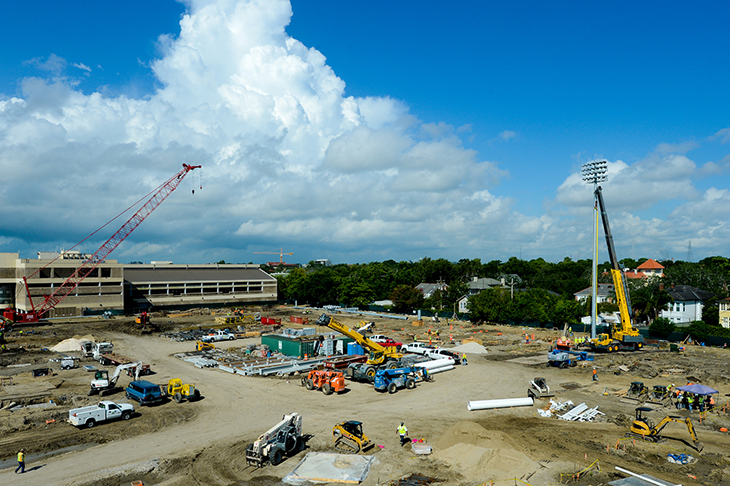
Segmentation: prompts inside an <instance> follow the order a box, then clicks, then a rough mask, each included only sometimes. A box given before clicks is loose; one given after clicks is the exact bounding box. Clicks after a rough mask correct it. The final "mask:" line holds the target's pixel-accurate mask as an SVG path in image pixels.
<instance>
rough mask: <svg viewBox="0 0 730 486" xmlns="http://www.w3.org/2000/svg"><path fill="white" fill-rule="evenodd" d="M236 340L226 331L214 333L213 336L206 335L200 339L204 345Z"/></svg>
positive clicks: (233, 335) (234, 336)
mask: <svg viewBox="0 0 730 486" xmlns="http://www.w3.org/2000/svg"><path fill="white" fill-rule="evenodd" d="M234 339H236V335H235V334H233V333H232V332H228V331H216V332H214V333H213V334H208V335H207V336H203V337H202V338H200V340H201V341H203V342H204V343H211V342H213V341H233V340H234Z"/></svg>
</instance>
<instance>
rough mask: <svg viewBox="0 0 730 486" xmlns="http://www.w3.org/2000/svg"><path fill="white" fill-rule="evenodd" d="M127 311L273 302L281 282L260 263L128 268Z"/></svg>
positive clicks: (131, 266) (129, 266) (125, 281)
mask: <svg viewBox="0 0 730 486" xmlns="http://www.w3.org/2000/svg"><path fill="white" fill-rule="evenodd" d="M124 287H125V289H124V296H125V304H124V305H125V309H126V310H127V312H138V311H140V310H146V309H165V308H167V309H171V308H179V307H192V306H216V307H218V306H226V305H244V304H254V303H272V302H276V299H277V282H276V279H275V278H274V277H272V276H271V275H269V274H268V273H266V272H264V271H263V270H261V269H260V268H259V266H258V265H256V264H236V265H234V264H217V263H215V264H197V265H193V264H190V265H185V264H167V263H166V264H162V265H157V264H136V265H131V264H130V265H125V266H124Z"/></svg>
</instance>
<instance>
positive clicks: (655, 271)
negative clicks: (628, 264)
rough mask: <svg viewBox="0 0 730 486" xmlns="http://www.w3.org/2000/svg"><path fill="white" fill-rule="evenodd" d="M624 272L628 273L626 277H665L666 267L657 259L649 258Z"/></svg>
mask: <svg viewBox="0 0 730 486" xmlns="http://www.w3.org/2000/svg"><path fill="white" fill-rule="evenodd" d="M624 274H625V275H626V278H650V277H663V276H664V267H663V266H662V265H661V264H660V263H659V262H657V261H656V260H653V259H651V258H649V259H648V260H647V261H645V262H644V263H642V264H641V265H639V266H638V267H636V269H634V270H627V271H626V272H624Z"/></svg>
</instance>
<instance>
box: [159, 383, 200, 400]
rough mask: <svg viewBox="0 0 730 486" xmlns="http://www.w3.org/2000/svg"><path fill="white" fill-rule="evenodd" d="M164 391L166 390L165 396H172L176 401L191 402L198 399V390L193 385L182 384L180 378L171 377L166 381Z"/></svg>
mask: <svg viewBox="0 0 730 486" xmlns="http://www.w3.org/2000/svg"><path fill="white" fill-rule="evenodd" d="M165 391H166V392H167V396H168V397H172V399H173V400H175V401H176V402H177V403H180V402H182V401H183V400H187V401H189V402H193V401H195V400H199V399H200V390H198V389H197V388H196V387H195V385H188V384H187V383H185V384H184V383H183V382H182V380H181V379H180V378H172V379H171V380H170V381H168V382H167V388H166V390H165Z"/></svg>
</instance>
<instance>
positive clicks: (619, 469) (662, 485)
mask: <svg viewBox="0 0 730 486" xmlns="http://www.w3.org/2000/svg"><path fill="white" fill-rule="evenodd" d="M615 467H616V470H617V471H621V472H622V473H624V474H628V475H629V476H633V477H635V478H638V479H641V480H642V481H646V482H647V483H649V484H656V485H657V486H664V484H665V483H660V482H659V481H654V480H653V479H649V478H645V477H643V476H639V475H638V474H636V473H632V472H631V471H628V470H626V469H624V468H622V467H618V466H615ZM675 486H682V485H681V484H677V485H675Z"/></svg>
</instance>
